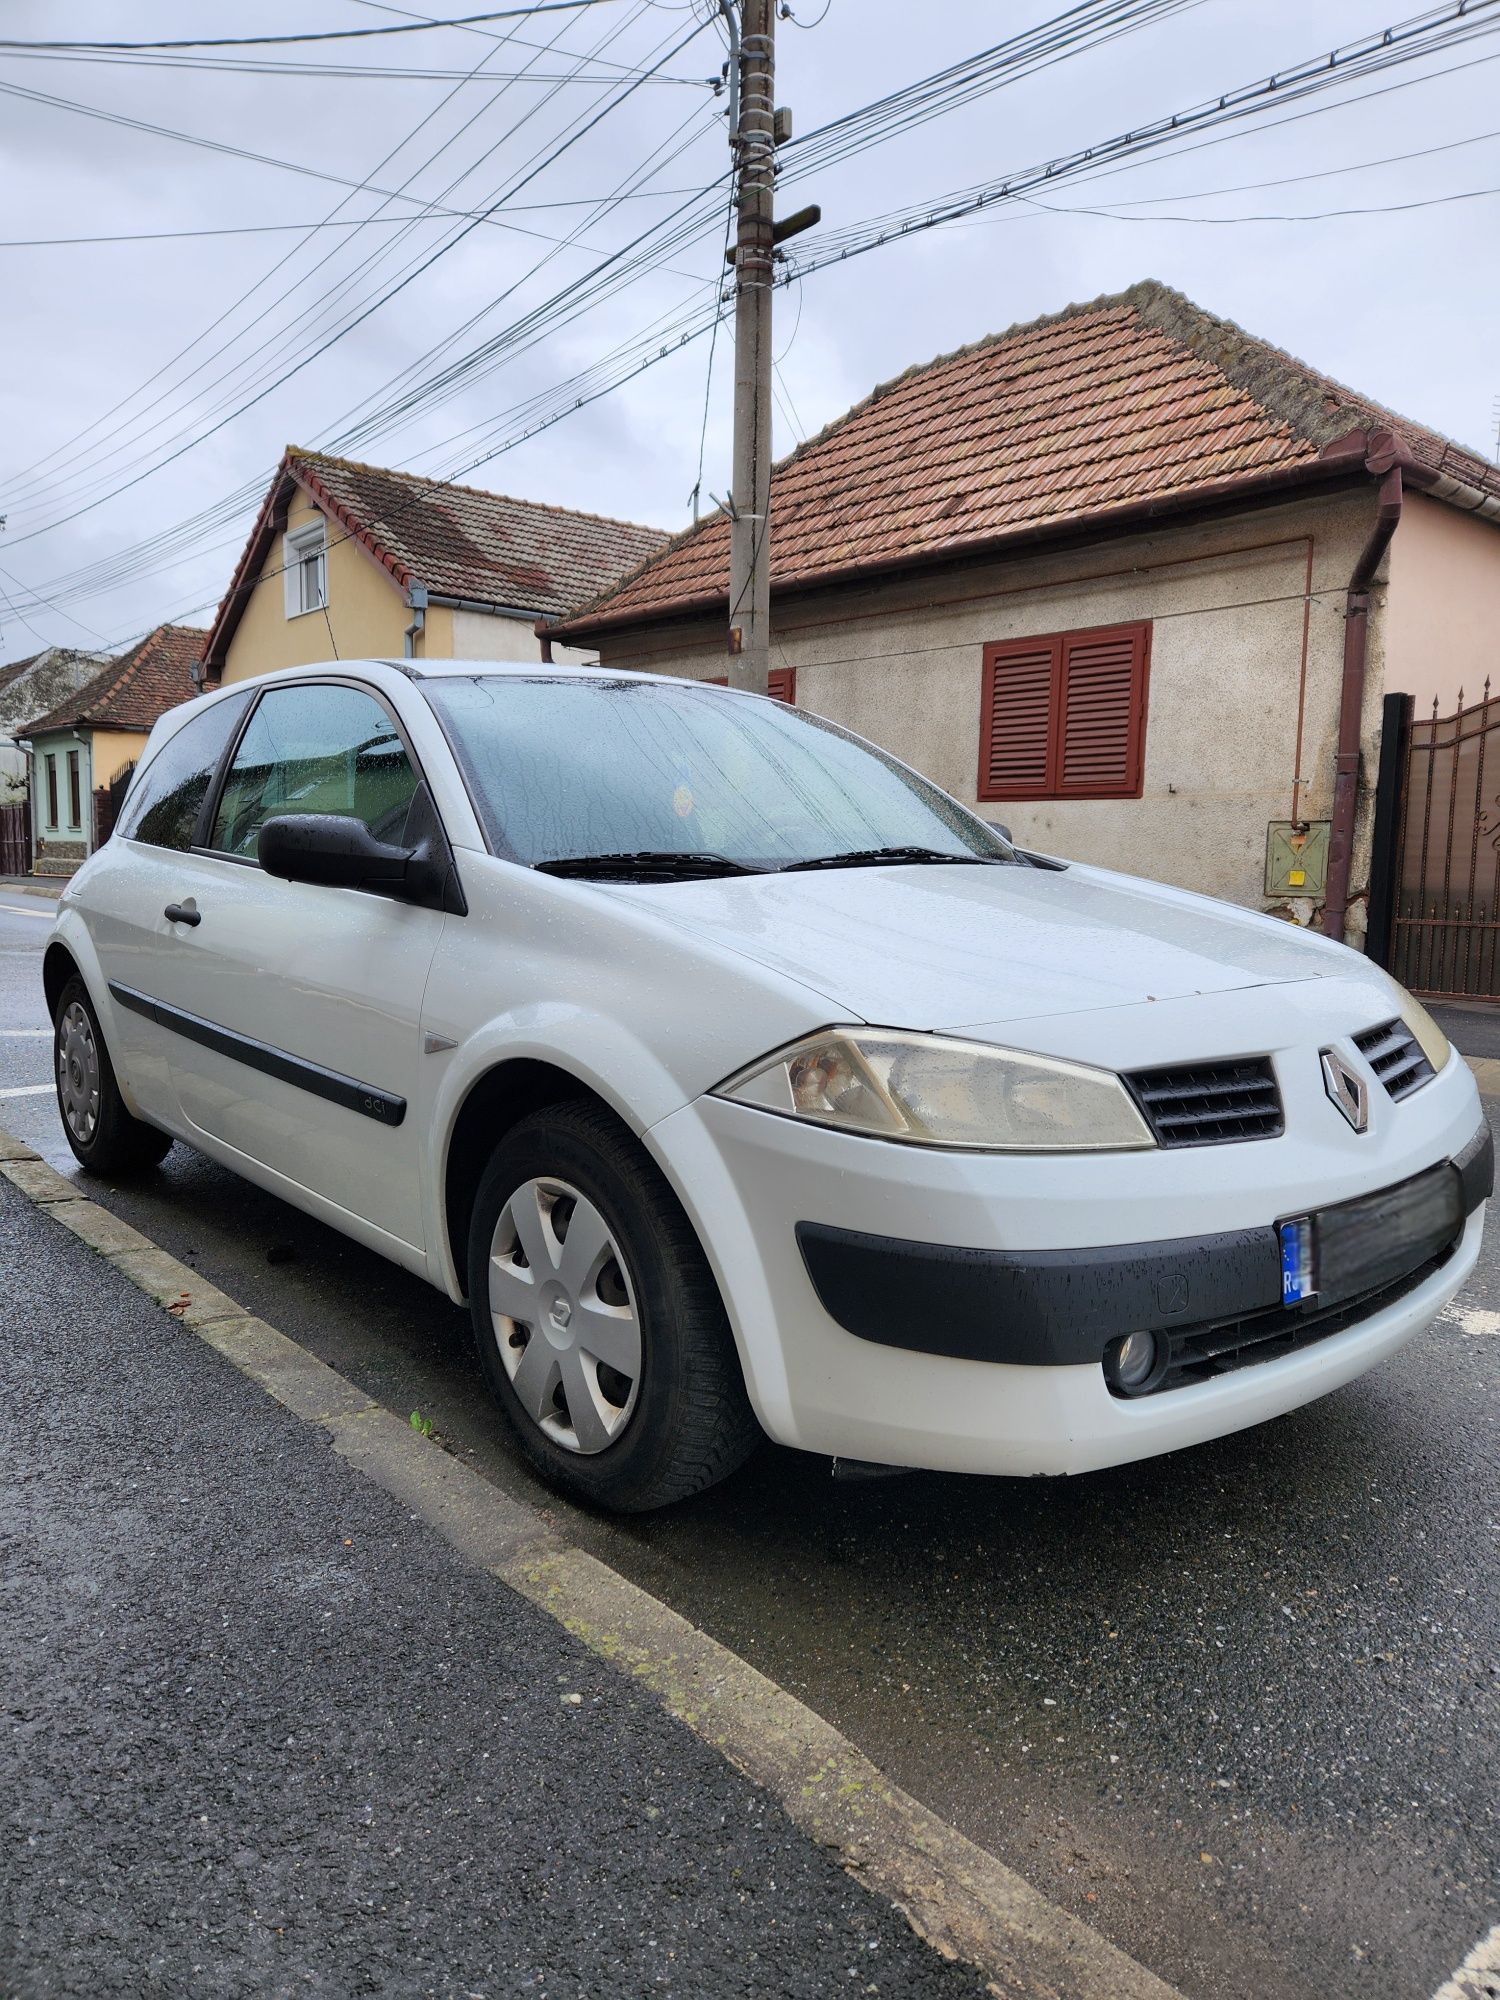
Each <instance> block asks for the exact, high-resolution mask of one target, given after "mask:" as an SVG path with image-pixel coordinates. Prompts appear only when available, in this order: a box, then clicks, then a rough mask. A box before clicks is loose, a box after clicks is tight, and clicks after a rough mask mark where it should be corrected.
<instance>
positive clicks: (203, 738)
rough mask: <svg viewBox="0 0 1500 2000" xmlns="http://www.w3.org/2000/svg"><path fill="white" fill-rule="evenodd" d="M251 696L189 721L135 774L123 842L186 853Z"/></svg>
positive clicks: (124, 811) (126, 806) (122, 827)
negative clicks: (135, 841) (140, 843)
mask: <svg viewBox="0 0 1500 2000" xmlns="http://www.w3.org/2000/svg"><path fill="white" fill-rule="evenodd" d="M249 699H250V696H249V693H248V691H247V692H246V693H244V694H242V695H238V696H234V695H231V696H230V697H228V699H226V700H224V701H216V702H215V703H214V704H213V706H212V707H211V708H206V709H204V711H203V713H202V714H201V715H194V716H190V717H189V718H188V720H187V721H186V722H185V723H184V724H183V725H182V727H181V728H180V729H179V730H178V731H177V732H176V734H175V735H173V736H169V737H168V738H167V740H166V742H165V743H164V744H163V745H162V747H161V748H160V750H158V751H157V752H156V754H155V756H153V757H151V758H149V759H148V760H147V762H146V763H144V764H143V765H142V766H141V768H140V770H139V771H137V772H136V774H135V778H134V781H133V782H132V784H131V787H130V791H129V793H128V794H127V796H126V800H125V804H124V807H123V809H122V811H121V813H120V823H119V825H118V826H117V827H116V828H115V832H116V833H117V835H118V836H119V837H120V838H121V839H122V840H143V841H145V842H146V843H147V845H148V846H151V847H170V848H175V849H176V850H177V851H178V852H179V853H185V852H186V851H187V850H188V848H190V847H191V846H192V844H193V833H194V830H195V828H196V827H197V824H198V814H199V812H200V811H201V810H202V806H203V801H204V800H205V799H206V798H207V797H208V788H209V785H210V784H211V783H212V781H213V775H214V772H215V771H216V770H217V769H218V765H219V759H220V758H221V757H222V756H223V754H224V747H225V745H226V744H227V743H228V741H229V739H230V737H231V736H233V734H234V732H235V730H236V729H237V728H238V727H239V724H240V721H241V718H242V717H243V716H244V713H245V704H246V702H247V701H248V700H249Z"/></svg>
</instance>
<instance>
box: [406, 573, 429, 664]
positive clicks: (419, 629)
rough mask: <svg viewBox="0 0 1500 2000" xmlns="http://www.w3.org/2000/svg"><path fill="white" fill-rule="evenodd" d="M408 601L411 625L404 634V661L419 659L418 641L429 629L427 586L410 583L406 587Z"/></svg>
mask: <svg viewBox="0 0 1500 2000" xmlns="http://www.w3.org/2000/svg"><path fill="white" fill-rule="evenodd" d="M406 601H407V603H408V604H409V605H410V606H411V623H410V625H408V626H407V628H406V630H405V632H403V633H402V635H401V637H402V641H403V643H402V647H401V655H402V658H403V659H407V660H414V659H415V658H416V657H417V640H418V639H419V638H420V637H421V635H422V633H423V632H424V631H426V629H427V586H426V584H425V583H409V584H408V585H407V586H406Z"/></svg>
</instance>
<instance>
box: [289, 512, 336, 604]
mask: <svg viewBox="0 0 1500 2000" xmlns="http://www.w3.org/2000/svg"><path fill="white" fill-rule="evenodd" d="M283 582H284V583H285V586H286V615H287V617H288V618H300V617H301V616H302V614H303V612H304V611H321V610H322V609H323V607H324V605H326V604H327V602H328V541H327V536H326V533H325V531H324V527H323V523H322V522H321V521H315V522H314V523H313V525H312V526H311V527H308V528H299V529H298V530H297V532H296V533H295V534H289V535H288V536H287V537H286V569H285V571H284V572H283Z"/></svg>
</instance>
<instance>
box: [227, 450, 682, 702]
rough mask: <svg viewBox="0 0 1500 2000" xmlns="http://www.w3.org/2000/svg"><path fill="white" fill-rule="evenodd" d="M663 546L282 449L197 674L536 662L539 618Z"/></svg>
mask: <svg viewBox="0 0 1500 2000" xmlns="http://www.w3.org/2000/svg"><path fill="white" fill-rule="evenodd" d="M666 540H667V537H666V536H665V535H664V534H663V533H662V532H661V531H660V530H659V529H657V528H643V527H641V526H639V525H638V524H637V523H635V522H633V521H611V520H607V519H605V518H604V517H603V516H602V515H599V514H584V513H579V512H578V511H576V510H575V509H573V508H570V507H550V506H544V505H543V504H542V503H541V502H540V501H536V500H516V499H512V498H510V497H509V496H508V495H506V494H503V493H486V492H483V491H481V490H480V489H479V488H477V487H473V486H453V485H449V484H447V483H445V482H444V481H442V480H437V479H420V478H417V477H416V476H415V475H413V474H411V473H406V472H391V471H388V470H386V469H385V468H383V467H381V466H375V465H360V464H357V463H356V462H355V461H354V460H352V459H346V458H331V457H329V456H328V455H326V454H325V453H322V452H313V451H302V450H299V449H298V448H296V447H295V446H292V447H289V448H288V450H287V452H286V453H285V455H284V457H283V458H282V461H281V464H280V465H279V467H278V468H277V471H276V477H275V478H274V480H273V481H272V482H271V488H270V491H269V492H268V493H267V495H266V498H265V501H264V503H263V504H262V506H261V510H260V513H259V515H258V516H257V518H256V522H255V526H254V528H253V529H252V530H251V533H250V539H249V541H248V543H247V544H246V546H245V551H244V554H243V555H242V556H241V557H240V560H239V563H238V565H237V566H236V569H235V572H234V576H233V577H232V579H231V580H230V585H229V589H228V591H227V592H226V594H225V597H224V601H223V603H222V604H221V605H220V607H219V611H218V615H217V616H216V617H215V619H214V622H213V626H212V628H211V630H210V632H209V635H208V644H207V647H206V649H205V652H204V677H205V680H206V681H207V682H208V684H210V685H216V684H217V683H219V682H221V681H235V680H244V679H245V678H246V677H247V676H249V675H251V674H262V673H269V672H271V671H272V670H273V669H275V668H278V667H292V666H306V665H308V664H310V663H313V662H317V661H321V660H334V659H359V658H377V659H379V658H386V659H388V658H396V659H400V658H401V657H402V656H403V655H407V656H411V657H416V658H419V659H420V658H424V657H425V658H434V659H435V658H444V659H499V660H536V659H542V658H544V657H548V656H549V652H550V648H549V645H548V643H547V642H546V641H544V640H540V639H538V637H537V632H536V626H537V623H538V621H539V620H551V619H556V618H560V617H562V616H563V615H564V614H565V613H567V612H568V611H571V610H573V609H575V608H576V607H577V606H578V605H580V604H583V603H585V602H587V601H588V600H589V599H591V598H595V597H598V596H599V595H600V594H601V593H602V592H603V591H606V590H609V589H611V588H612V587H613V586H614V585H615V584H617V583H618V582H619V581H620V579H621V578H622V577H623V576H625V575H627V574H628V573H629V572H630V571H631V570H634V569H636V568H637V567H638V566H639V565H640V564H641V563H642V562H643V561H644V560H645V559H646V558H647V557H648V556H651V555H654V554H655V553H656V552H657V551H658V550H659V549H660V548H661V547H662V546H663V545H664V543H665V542H666ZM559 657H561V658H573V659H583V658H589V659H592V658H593V657H594V656H593V653H592V652H591V651H584V652H577V651H574V652H571V653H567V654H559Z"/></svg>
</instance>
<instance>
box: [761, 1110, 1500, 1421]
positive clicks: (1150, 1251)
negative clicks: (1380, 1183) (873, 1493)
mask: <svg viewBox="0 0 1500 2000" xmlns="http://www.w3.org/2000/svg"><path fill="white" fill-rule="evenodd" d="M1494 1185H1495V1142H1494V1139H1493V1138H1492V1136H1491V1134H1490V1128H1489V1125H1488V1123H1482V1124H1481V1125H1480V1127H1479V1129H1478V1131H1476V1132H1475V1134H1474V1136H1473V1137H1472V1139H1471V1140H1470V1141H1469V1143H1468V1144H1467V1145H1466V1146H1465V1147H1464V1148H1463V1150H1462V1151H1461V1152H1460V1153H1459V1154H1458V1156H1457V1157H1456V1158H1455V1159H1453V1160H1451V1161H1448V1162H1446V1163H1443V1162H1439V1163H1438V1164H1437V1165H1435V1166H1432V1167H1429V1168H1428V1169H1427V1170H1426V1171H1425V1172H1424V1173H1422V1174H1419V1175H1416V1176H1414V1177H1413V1178H1412V1179H1411V1180H1409V1181H1406V1182H1403V1183H1400V1184H1399V1185H1398V1186H1397V1187H1395V1188H1391V1189H1384V1190H1378V1191H1377V1192H1376V1193H1375V1194H1374V1195H1373V1196H1371V1195H1366V1196H1363V1197H1359V1198H1357V1199H1356V1200H1355V1201H1352V1202H1345V1203H1340V1204H1335V1205H1333V1206H1331V1207H1329V1208H1326V1209H1323V1210H1321V1211H1319V1212H1318V1215H1317V1226H1318V1232H1319V1234H1320V1235H1321V1234H1324V1233H1328V1234H1330V1235H1331V1234H1332V1233H1333V1232H1334V1231H1335V1230H1336V1229H1337V1227H1338V1225H1339V1223H1340V1221H1341V1220H1342V1219H1343V1218H1345V1217H1346V1216H1351V1215H1352V1214H1353V1212H1355V1211H1358V1212H1359V1215H1360V1217H1361V1219H1363V1218H1364V1217H1365V1216H1368V1217H1369V1220H1368V1221H1365V1222H1364V1223H1363V1227H1362V1232H1361V1234H1362V1240H1363V1241H1364V1242H1365V1243H1366V1244H1367V1245H1368V1248H1367V1249H1366V1250H1365V1252H1364V1254H1363V1255H1362V1256H1361V1258H1360V1260H1359V1262H1358V1264H1357V1265H1355V1266H1353V1267H1352V1268H1350V1267H1349V1264H1350V1260H1349V1259H1348V1258H1347V1257H1346V1258H1345V1260H1344V1263H1345V1266H1346V1268H1345V1269H1343V1270H1342V1271H1341V1272H1339V1273H1338V1274H1337V1275H1336V1276H1334V1275H1332V1274H1331V1275H1330V1280H1329V1282H1326V1283H1324V1284H1323V1285H1321V1286H1320V1289H1319V1292H1318V1295H1317V1297H1316V1298H1315V1299H1313V1300H1311V1301H1309V1302H1308V1303H1307V1304H1305V1305H1294V1306H1284V1305H1283V1303H1282V1269H1281V1245H1280V1241H1279V1239H1278V1236H1277V1232H1276V1229H1275V1227H1274V1226H1262V1227H1260V1228H1257V1229H1238V1230H1229V1231H1225V1232H1222V1233H1220V1234H1218V1235H1215V1236H1193V1237H1178V1238H1170V1237H1169V1238H1166V1239H1164V1240H1162V1241H1159V1242H1152V1243H1121V1244H1115V1245H1112V1246H1110V1247H1108V1248H1105V1249H1097V1248H1080V1249H1076V1250H1038V1251H1030V1252H1026V1251H1009V1250H976V1249H971V1248H957V1247H954V1246H952V1245H948V1244H939V1243H911V1242H905V1241H903V1240H902V1239H900V1238H898V1237H889V1236H876V1235H871V1234H870V1233H869V1232H868V1231H865V1230H856V1229H837V1228H833V1227H830V1226H829V1225H828V1224H827V1223H818V1222H800V1223H798V1225H797V1245H798V1248H799V1249H800V1250H801V1252H802V1258H803V1261H804V1263H805V1264H806V1266H807V1272H808V1276H809V1277H810V1278H811V1280H812V1284H813V1289H814V1291H815V1292H816V1293H817V1295H818V1299H819V1302H820V1303H821V1305H822V1307H823V1309H824V1311H825V1312H826V1313H827V1314H828V1315H829V1317H830V1318H831V1319H834V1320H836V1321H837V1322H838V1324H839V1325H840V1326H841V1327H843V1328H844V1329H845V1331H846V1332H848V1333H852V1334H854V1335H856V1336H857V1337H858V1338H859V1339H861V1340H868V1341H875V1342H877V1343H878V1344H879V1345H881V1346H884V1347H904V1348H911V1349H913V1350H914V1351H916V1352H917V1353H921V1354H941V1355H950V1356H954V1357H957V1358H960V1359H965V1360H972V1361H990V1362H1009V1363H1013V1364H1019V1365H1023V1366H1030V1367H1065V1366H1068V1365H1070V1364H1074V1365H1076V1364H1079V1363H1092V1364H1095V1365H1098V1364H1101V1363H1102V1362H1103V1360H1104V1356H1105V1351H1106V1349H1107V1348H1108V1347H1109V1345H1110V1343H1111V1342H1112V1341H1114V1340H1116V1339H1118V1338H1119V1337H1120V1336H1121V1335H1123V1334H1129V1333H1134V1332H1137V1331H1144V1332H1150V1333H1155V1334H1157V1335H1158V1336H1160V1337H1161V1339H1162V1340H1163V1342H1164V1343H1166V1345H1167V1347H1168V1348H1169V1350H1170V1354H1171V1357H1172V1358H1171V1361H1170V1363H1168V1364H1167V1366H1166V1367H1165V1368H1164V1370H1163V1371H1162V1372H1161V1374H1160V1375H1159V1376H1158V1378H1157V1380H1156V1382H1155V1384H1154V1388H1155V1391H1156V1393H1160V1392H1161V1391H1163V1390H1165V1389H1169V1388H1175V1387H1180V1386H1181V1384H1182V1382H1183V1381H1185V1380H1189V1379H1192V1377H1193V1375H1194V1374H1195V1373H1204V1372H1209V1373H1212V1372H1222V1371H1223V1369H1224V1368H1226V1367H1228V1366H1232V1365H1244V1364H1245V1363H1246V1362H1248V1361H1250V1360H1253V1359H1256V1358H1258V1351H1259V1350H1262V1349H1265V1350H1268V1351H1277V1350H1279V1349H1284V1350H1285V1351H1291V1349H1292V1348H1294V1347H1303V1346H1308V1345H1310V1344H1311V1343H1312V1341H1313V1340H1316V1339H1319V1338H1324V1337H1326V1336H1327V1335H1328V1334H1330V1333H1334V1332H1341V1331H1343V1330H1344V1329H1345V1328H1346V1327H1347V1326H1350V1325H1354V1324H1357V1323H1359V1322H1361V1321H1363V1320H1365V1319H1368V1318H1369V1317H1370V1316H1371V1315H1372V1314H1373V1313H1375V1312H1377V1311H1379V1310H1380V1309H1381V1308H1382V1307H1383V1306H1384V1305H1388V1304H1390V1305H1393V1304H1395V1303H1396V1302H1397V1300H1398V1299H1401V1298H1404V1297H1405V1296H1406V1294H1407V1293H1408V1292H1411V1291H1414V1290H1416V1289H1417V1287H1418V1286H1419V1285H1420V1284H1421V1283H1422V1282H1423V1281H1424V1280H1425V1279H1426V1278H1428V1277H1430V1276H1434V1275H1436V1274H1437V1273H1438V1272H1439V1271H1440V1270H1441V1269H1442V1267H1443V1266H1444V1265H1445V1264H1446V1262H1447V1261H1448V1259H1449V1258H1450V1257H1451V1256H1452V1254H1453V1252H1454V1250H1455V1249H1456V1247H1457V1245H1458V1241H1459V1239H1460V1237H1461V1236H1462V1234H1463V1230H1464V1226H1465V1224H1466V1223H1467V1222H1468V1219H1469V1217H1470V1216H1471V1215H1472V1214H1473V1213H1474V1211H1475V1209H1477V1208H1478V1207H1480V1205H1481V1204H1482V1203H1483V1202H1485V1201H1487V1200H1488V1199H1489V1197H1490V1195H1491V1193H1492V1192H1493V1191H1494ZM1416 1211H1419V1212H1416ZM1404 1212H1410V1221H1409V1222H1403V1221H1402V1220H1401V1219H1400V1217H1401V1215H1402V1214H1403V1213H1404ZM1372 1238H1373V1239H1374V1240H1371V1239H1372Z"/></svg>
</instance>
